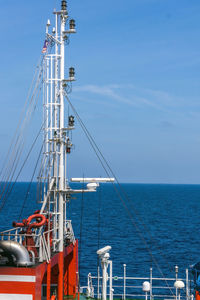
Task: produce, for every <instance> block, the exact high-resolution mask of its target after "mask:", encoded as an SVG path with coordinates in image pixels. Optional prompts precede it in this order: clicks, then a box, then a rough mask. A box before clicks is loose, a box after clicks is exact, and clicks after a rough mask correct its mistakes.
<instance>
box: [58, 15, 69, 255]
mask: <svg viewBox="0 0 200 300" xmlns="http://www.w3.org/2000/svg"><path fill="white" fill-rule="evenodd" d="M66 19H67V15H65V14H64V13H63V14H61V26H60V34H61V45H60V128H59V133H60V162H59V216H58V239H59V252H61V251H63V230H64V195H63V192H64V188H65V182H64V181H65V170H64V167H65V166H64V155H65V153H64V90H63V80H64V79H65V69H64V66H65V39H64V36H65V35H64V34H65V33H64V32H65V24H66Z"/></svg>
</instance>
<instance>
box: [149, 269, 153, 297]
mask: <svg viewBox="0 0 200 300" xmlns="http://www.w3.org/2000/svg"><path fill="white" fill-rule="evenodd" d="M152 278H153V268H150V278H149V280H150V300H152V299H153V293H152V285H153V280H152Z"/></svg>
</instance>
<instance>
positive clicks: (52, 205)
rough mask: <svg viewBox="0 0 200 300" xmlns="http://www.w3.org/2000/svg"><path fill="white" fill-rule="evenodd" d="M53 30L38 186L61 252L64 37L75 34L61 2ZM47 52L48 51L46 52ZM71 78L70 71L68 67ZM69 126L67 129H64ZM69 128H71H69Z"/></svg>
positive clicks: (47, 57) (47, 59)
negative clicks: (42, 190) (42, 154)
mask: <svg viewBox="0 0 200 300" xmlns="http://www.w3.org/2000/svg"><path fill="white" fill-rule="evenodd" d="M54 14H55V28H53V30H52V34H50V33H49V26H50V21H48V23H47V30H46V40H47V41H48V44H49V46H52V48H53V46H54V44H55V47H54V50H55V53H52V54H51V53H46V54H45V56H44V124H45V128H44V143H45V145H44V159H43V167H42V171H41V174H40V181H41V182H42V184H41V186H43V187H44V192H43V197H42V202H43V205H42V208H41V213H45V212H46V213H47V214H49V215H50V214H51V216H52V220H53V248H54V250H55V251H59V252H62V251H63V244H64V234H65V233H64V229H65V226H66V220H65V209H64V208H65V198H66V197H65V194H66V178H65V174H66V170H65V168H66V167H65V166H66V151H65V150H66V146H67V144H69V142H68V139H69V138H68V137H67V131H68V132H69V131H70V129H71V128H65V122H64V94H65V88H66V82H70V81H73V80H74V77H73V76H72V77H73V78H68V79H65V42H66V40H67V39H68V35H69V34H71V33H75V32H76V30H75V22H74V20H70V21H69V27H70V28H69V30H67V31H66V29H65V28H66V21H67V19H68V13H67V3H66V1H65V0H64V1H62V4H61V11H54ZM49 52H50V51H49ZM70 69H71V71H72V73H73V75H74V69H73V68H70ZM68 127H69V126H68ZM72 127H73V126H72Z"/></svg>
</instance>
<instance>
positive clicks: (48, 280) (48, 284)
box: [47, 260, 51, 300]
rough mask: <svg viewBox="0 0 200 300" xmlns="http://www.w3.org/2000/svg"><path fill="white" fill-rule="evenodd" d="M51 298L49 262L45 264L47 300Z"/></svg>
mask: <svg viewBox="0 0 200 300" xmlns="http://www.w3.org/2000/svg"><path fill="white" fill-rule="evenodd" d="M50 297H51V260H50V261H49V263H48V264H47V300H50Z"/></svg>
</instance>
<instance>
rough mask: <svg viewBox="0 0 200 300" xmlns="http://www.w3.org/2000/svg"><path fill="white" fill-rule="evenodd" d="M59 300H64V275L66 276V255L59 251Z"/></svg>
mask: <svg viewBox="0 0 200 300" xmlns="http://www.w3.org/2000/svg"><path fill="white" fill-rule="evenodd" d="M58 268H59V274H58V300H63V276H64V255H63V252H60V253H59V257H58Z"/></svg>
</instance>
